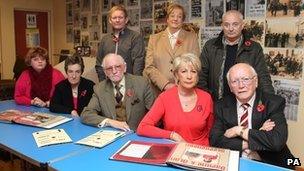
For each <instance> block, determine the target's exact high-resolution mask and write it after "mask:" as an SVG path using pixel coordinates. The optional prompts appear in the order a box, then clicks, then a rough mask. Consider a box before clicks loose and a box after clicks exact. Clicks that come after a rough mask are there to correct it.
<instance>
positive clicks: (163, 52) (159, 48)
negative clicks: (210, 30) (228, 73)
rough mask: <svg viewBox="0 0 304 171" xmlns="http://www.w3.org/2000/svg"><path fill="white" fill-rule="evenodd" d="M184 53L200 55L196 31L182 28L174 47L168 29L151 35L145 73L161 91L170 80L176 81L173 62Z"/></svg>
mask: <svg viewBox="0 0 304 171" xmlns="http://www.w3.org/2000/svg"><path fill="white" fill-rule="evenodd" d="M184 53H193V54H195V55H197V56H198V55H199V46H198V38H197V36H196V34H195V33H192V32H188V31H185V30H183V29H182V30H181V31H180V32H179V34H178V38H177V41H176V45H175V47H174V48H173V49H172V47H171V44H170V41H169V38H168V31H167V30H165V31H162V32H160V33H158V34H154V35H151V36H150V39H149V44H148V49H147V56H146V61H145V69H144V74H145V75H146V76H147V77H148V78H149V79H150V80H151V81H152V83H153V85H154V86H155V88H157V89H158V90H159V91H161V90H163V88H164V87H165V85H166V84H168V83H169V82H171V83H174V82H175V81H174V76H173V74H172V62H173V59H174V58H175V57H177V56H180V55H182V54H184Z"/></svg>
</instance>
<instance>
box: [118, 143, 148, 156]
mask: <svg viewBox="0 0 304 171" xmlns="http://www.w3.org/2000/svg"><path fill="white" fill-rule="evenodd" d="M150 147H151V146H150V145H141V144H131V145H130V146H128V147H127V148H126V149H125V150H123V151H122V152H121V153H120V155H122V156H129V157H136V158H142V157H143V156H144V155H145V154H146V152H147V151H148V150H149V149H150Z"/></svg>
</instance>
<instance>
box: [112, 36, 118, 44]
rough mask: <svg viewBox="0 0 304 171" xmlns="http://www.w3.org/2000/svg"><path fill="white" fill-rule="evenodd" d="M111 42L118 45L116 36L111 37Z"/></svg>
mask: <svg viewBox="0 0 304 171" xmlns="http://www.w3.org/2000/svg"><path fill="white" fill-rule="evenodd" d="M112 40H113V42H114V43H118V42H119V38H118V37H116V36H114V35H113V38H112Z"/></svg>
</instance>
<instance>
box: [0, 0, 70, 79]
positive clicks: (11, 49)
mask: <svg viewBox="0 0 304 171" xmlns="http://www.w3.org/2000/svg"><path fill="white" fill-rule="evenodd" d="M54 7H56V8H54ZM14 9H24V10H37V11H44V12H49V24H50V25H49V30H50V37H49V46H50V47H49V49H50V58H51V60H50V61H51V63H52V64H56V63H57V62H58V59H59V56H58V55H56V54H59V52H60V50H61V49H73V44H67V43H66V36H65V33H66V30H65V0H0V25H1V27H0V38H1V39H0V72H1V77H2V79H12V78H13V66H14V62H15V58H16V56H15V54H16V50H15V34H14Z"/></svg>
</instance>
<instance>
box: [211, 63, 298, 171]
mask: <svg viewBox="0 0 304 171" xmlns="http://www.w3.org/2000/svg"><path fill="white" fill-rule="evenodd" d="M227 80H228V84H229V87H230V90H231V92H232V93H233V95H229V96H227V97H225V98H223V99H222V100H220V101H218V102H217V103H216V105H215V115H216V119H215V123H214V126H213V128H212V130H211V135H210V143H211V145H212V146H217V147H222V148H229V149H232V150H238V151H240V152H241V155H242V157H246V158H249V159H254V160H260V161H262V162H266V163H270V164H274V165H277V166H282V167H289V168H292V167H291V166H287V164H286V163H287V162H286V161H287V158H293V155H292V154H291V152H290V150H289V149H288V147H287V145H286V141H287V123H286V119H285V116H284V108H285V100H284V99H283V98H282V97H280V96H278V95H274V94H269V93H266V92H262V91H259V90H258V89H256V88H257V86H258V79H257V74H256V72H255V70H254V69H253V67H251V66H250V65H249V64H245V63H238V64H236V65H234V66H232V67H231V68H230V69H229V71H228V73H227Z"/></svg>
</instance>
